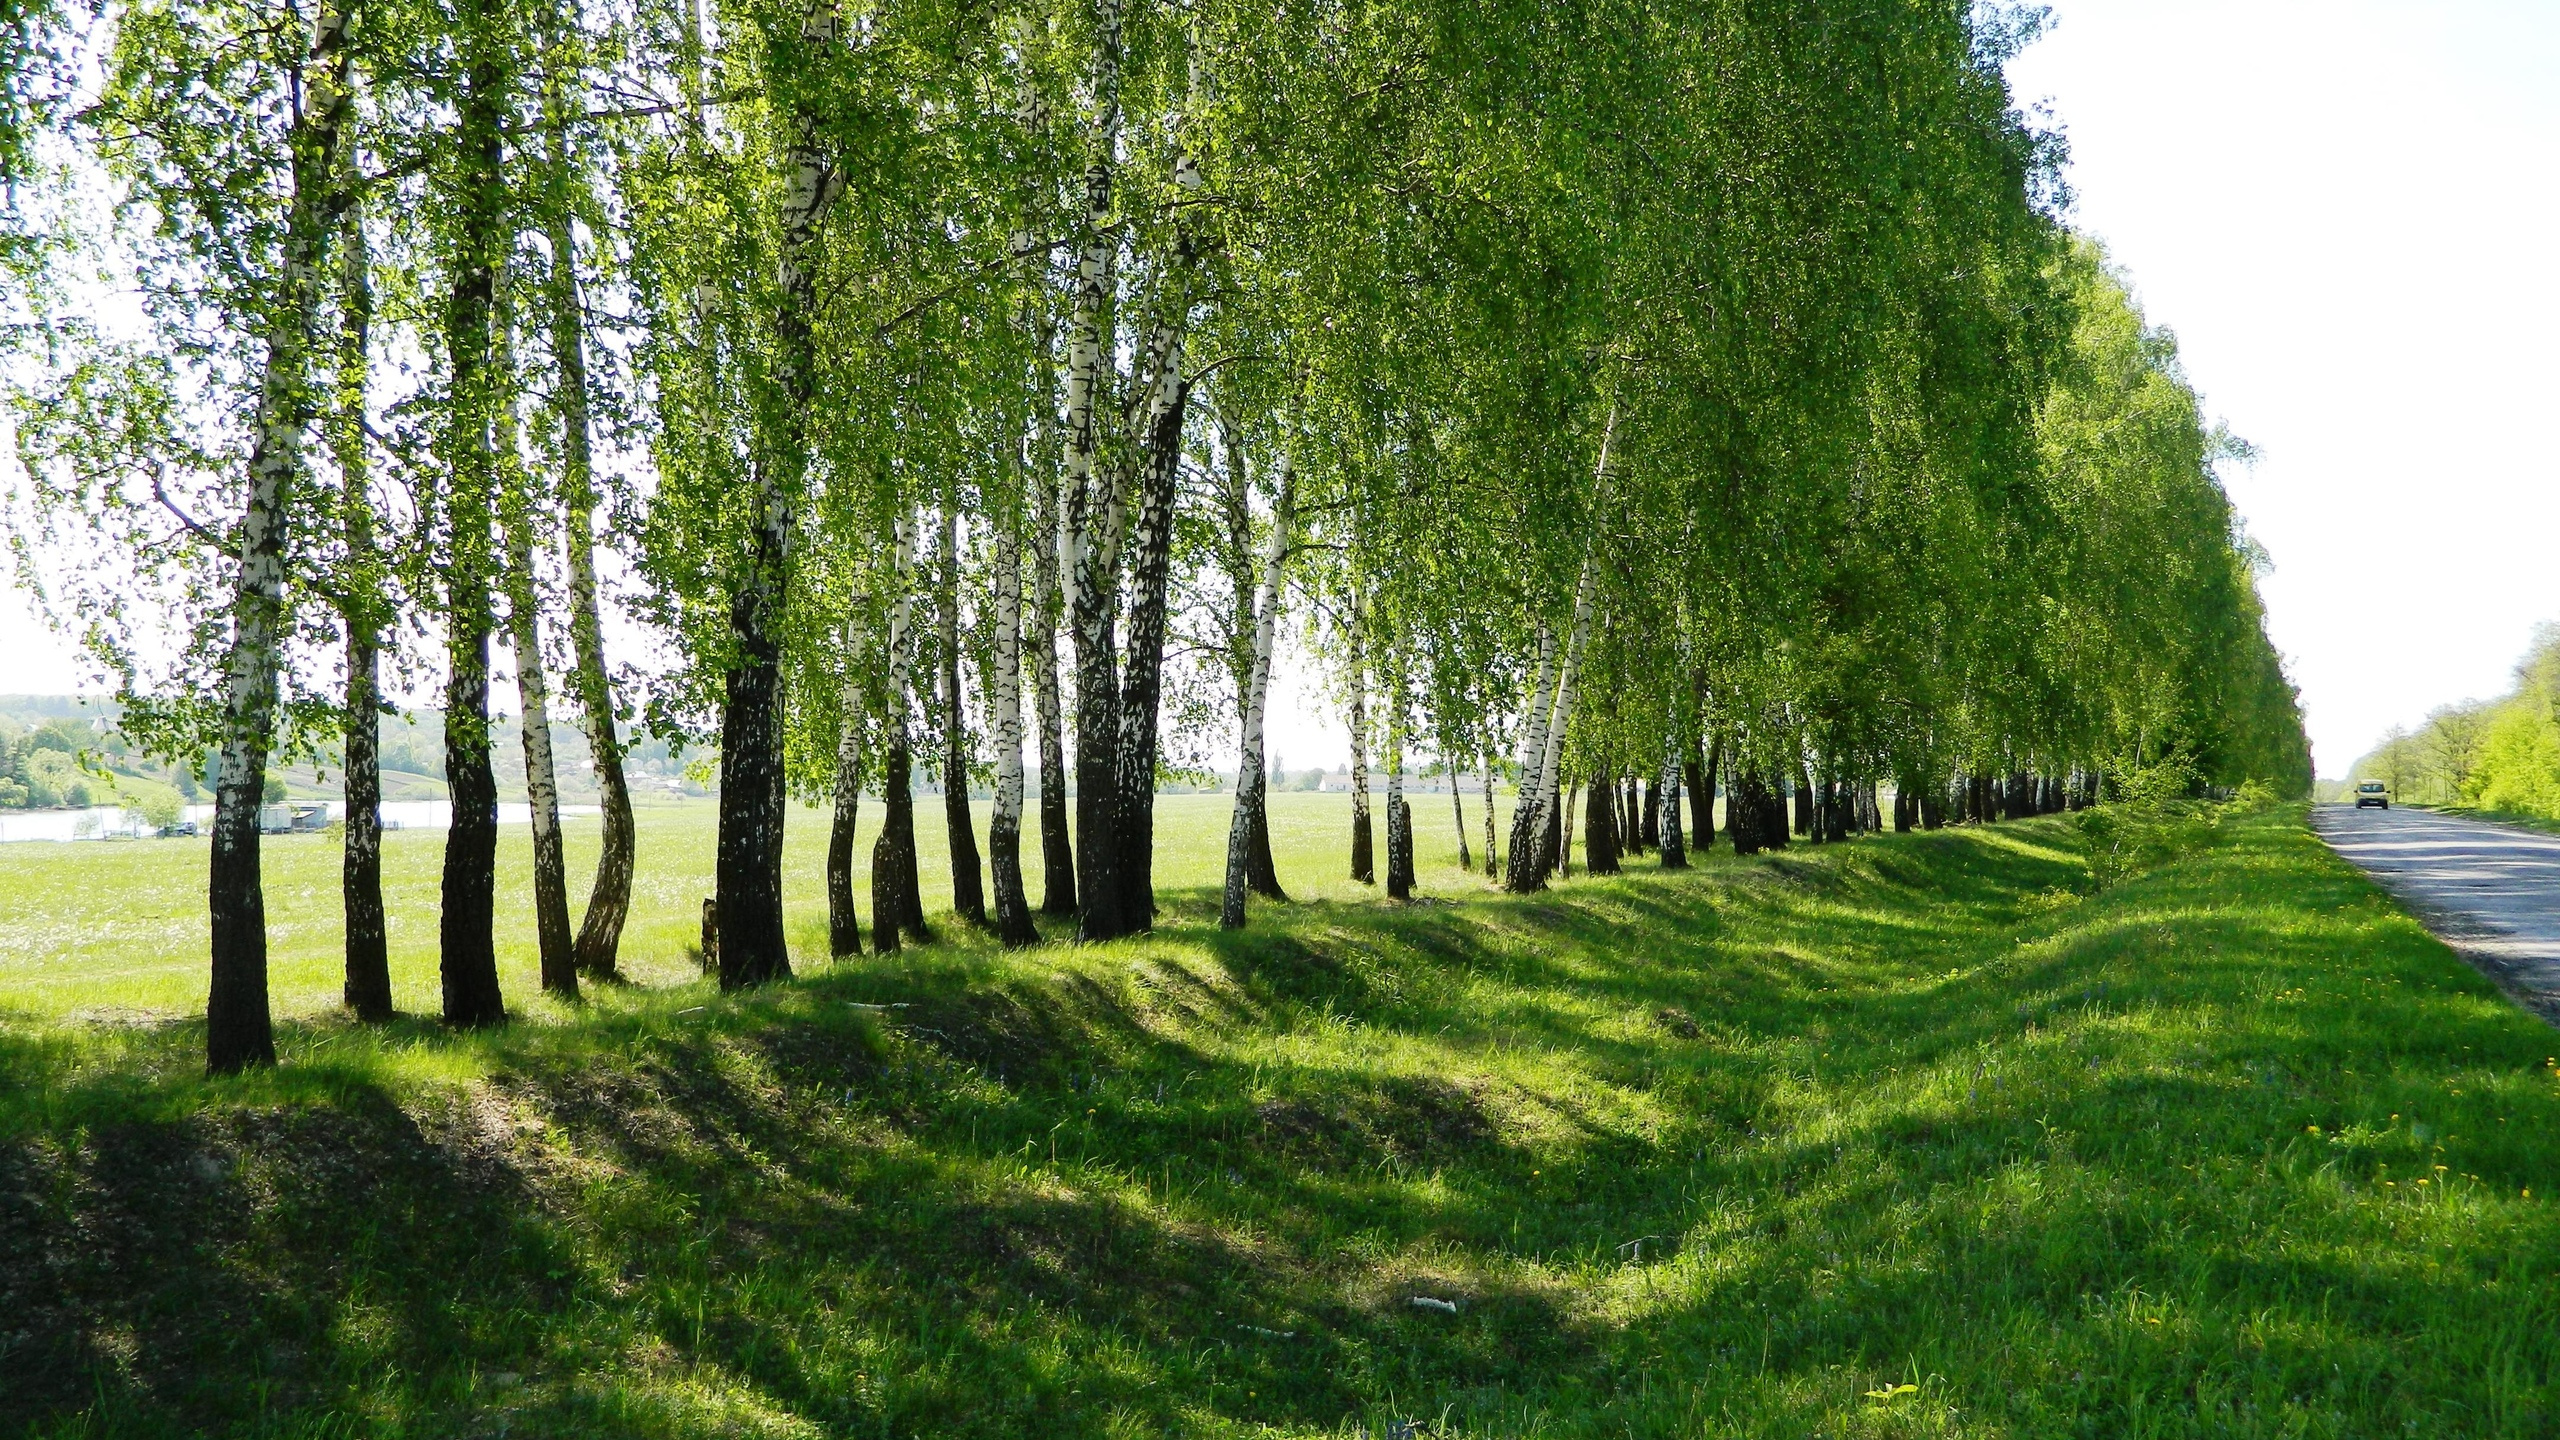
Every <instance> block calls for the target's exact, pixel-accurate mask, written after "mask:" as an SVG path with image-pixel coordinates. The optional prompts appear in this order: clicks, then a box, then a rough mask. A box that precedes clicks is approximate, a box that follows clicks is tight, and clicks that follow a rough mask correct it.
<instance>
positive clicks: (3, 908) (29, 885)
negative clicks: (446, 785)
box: [0, 793, 1484, 1022]
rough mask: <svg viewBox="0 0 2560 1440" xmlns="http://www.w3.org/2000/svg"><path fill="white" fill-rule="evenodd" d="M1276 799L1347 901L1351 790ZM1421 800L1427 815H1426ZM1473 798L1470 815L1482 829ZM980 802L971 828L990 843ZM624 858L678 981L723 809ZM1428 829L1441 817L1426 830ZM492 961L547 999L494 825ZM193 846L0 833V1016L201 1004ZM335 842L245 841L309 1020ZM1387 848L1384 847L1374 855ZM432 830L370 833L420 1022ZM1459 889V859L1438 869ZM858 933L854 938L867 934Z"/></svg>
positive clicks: (334, 922) (865, 874) (806, 930)
mask: <svg viewBox="0 0 2560 1440" xmlns="http://www.w3.org/2000/svg"><path fill="white" fill-rule="evenodd" d="M1271 798H1272V817H1273V825H1274V833H1273V837H1272V843H1273V848H1274V850H1275V852H1277V853H1278V855H1279V857H1280V861H1281V863H1282V865H1283V867H1284V869H1283V874H1282V876H1281V878H1282V881H1283V883H1285V884H1286V885H1287V886H1288V887H1290V889H1291V892H1292V893H1293V894H1297V893H1301V892H1303V893H1307V894H1313V895H1335V896H1343V897H1348V896H1349V895H1350V894H1351V893H1352V892H1354V891H1356V890H1359V889H1361V888H1362V887H1359V886H1356V885H1354V884H1352V882H1351V881H1350V880H1349V879H1348V878H1346V876H1345V875H1344V874H1343V870H1344V868H1345V864H1346V863H1347V862H1344V861H1342V858H1341V857H1343V856H1345V855H1347V853H1348V852H1347V849H1346V846H1347V844H1348V840H1347V837H1348V836H1349V834H1350V824H1351V820H1350V814H1351V812H1350V799H1349V797H1348V796H1342V795H1316V794H1297V793H1288V794H1279V795H1274V796H1273V797H1271ZM1417 800H1419V801H1420V802H1422V803H1420V804H1417V806H1416V809H1417V810H1419V811H1420V812H1421V813H1420V814H1419V815H1418V816H1417V818H1416V820H1415V823H1414V829H1415V831H1416V832H1417V834H1418V836H1419V838H1420V841H1421V847H1420V848H1421V850H1422V855H1421V863H1423V864H1425V865H1428V866H1431V867H1432V868H1434V869H1435V871H1437V870H1440V869H1443V868H1447V867H1453V866H1454V865H1455V855H1456V847H1455V844H1454V841H1453V838H1452V835H1451V831H1452V829H1453V828H1454V827H1453V824H1452V822H1451V821H1450V819H1449V818H1448V813H1447V802H1448V796H1447V795H1445V794H1443V795H1439V796H1422V797H1417ZM1434 803H1436V805H1437V811H1436V813H1435V811H1434V809H1433V808H1432V806H1433V804H1434ZM1475 803H1476V802H1475V801H1474V799H1473V797H1470V801H1469V808H1468V815H1469V818H1470V820H1471V821H1472V822H1473V824H1474V826H1475V827H1476V828H1477V829H1478V830H1479V832H1480V831H1481V827H1482V825H1483V823H1484V822H1483V817H1482V812H1481V811H1478V810H1477V809H1475ZM1232 804H1233V800H1232V798H1231V797H1226V796H1217V795H1166V796H1161V797H1159V798H1158V799H1157V802H1156V808H1157V816H1158V824H1159V826H1160V829H1161V832H1162V833H1161V835H1160V841H1159V844H1158V847H1157V848H1158V851H1159V856H1158V859H1157V862H1156V863H1157V875H1158V881H1159V883H1160V884H1162V885H1165V886H1167V887H1169V888H1175V887H1188V886H1200V885H1208V884H1213V883H1215V882H1216V881H1217V879H1218V878H1219V876H1221V875H1222V874H1223V873H1224V869H1225V865H1226V855H1227V818H1228V814H1229V810H1230V807H1231V806H1232ZM916 811H917V813H916V831H917V840H918V846H919V851H920V854H919V859H918V866H917V869H918V872H919V876H918V878H919V883H920V884H921V886H922V888H923V891H924V894H925V896H926V901H925V903H926V904H927V905H928V906H932V905H937V904H942V903H947V901H948V899H949V897H950V893H951V866H950V854H949V850H948V847H947V844H946V842H945V839H944V830H943V822H942V802H941V800H940V798H939V797H936V796H927V797H923V798H922V799H920V800H919V801H918V803H917V806H916ZM987 814H988V806H987V805H986V804H985V802H980V803H979V805H978V806H977V809H976V816H977V819H976V824H977V830H978V836H979V843H980V845H981V846H983V845H984V844H985V841H986V830H987ZM637 818H638V821H639V843H638V850H637V854H638V857H639V864H638V869H637V874H636V876H635V883H634V886H633V892H632V900H631V919H630V923H629V926H628V928H627V929H626V930H625V931H624V940H623V949H622V961H623V968H624V970H625V972H626V973H627V974H629V975H630V976H631V977H632V978H633V979H635V980H638V981H640V982H642V983H644V984H652V985H665V984H673V983H678V982H681V981H684V980H687V979H690V978H693V977H694V975H695V974H696V973H697V971H696V963H695V962H694V961H692V960H690V959H688V958H687V955H686V950H687V947H688V946H690V945H692V944H693V943H694V942H695V941H696V940H697V939H699V938H700V935H701V931H702V901H703V897H705V896H707V895H709V894H710V893H711V891H712V879H711V875H712V857H713V851H714V842H715V840H716V838H717V819H718V811H717V808H716V807H715V806H714V804H713V803H712V802H710V801H708V800H695V801H691V802H682V801H673V800H658V801H656V802H655V803H644V804H643V805H642V806H641V808H640V809H639V811H638V814H637ZM861 820H862V824H861V827H860V831H859V836H858V839H857V842H856V844H857V850H856V853H857V855H858V856H859V857H860V858H859V864H858V867H857V870H856V873H855V889H856V894H857V896H858V897H859V899H860V902H861V906H860V908H861V910H862V913H863V916H864V919H865V922H866V924H867V923H868V920H869V917H870V912H871V878H870V877H871V842H872V840H873V838H874V837H875V836H877V835H878V833H879V823H880V806H879V805H878V804H877V803H872V804H867V805H865V806H864V807H863V809H862V812H861ZM1435 821H1436V822H1438V823H1437V824H1436V825H1435V824H1434V823H1432V822H1435ZM1034 828H1035V834H1034V835H1033V836H1031V837H1030V838H1029V843H1028V844H1027V845H1026V855H1025V864H1026V873H1027V877H1028V882H1029V884H1030V886H1031V889H1032V896H1031V899H1032V903H1034V904H1038V903H1039V899H1040V895H1039V887H1040V870H1039V852H1038V838H1037V834H1036V822H1035V826H1034ZM563 834H564V837H565V845H564V849H565V851H566V853H567V858H568V869H569V875H570V905H571V909H572V913H573V917H574V914H575V913H576V912H577V911H579V910H580V909H582V908H583V907H584V905H585V903H586V887H587V883H588V880H589V878H590V877H591V876H592V875H593V874H594V872H595V860H596V847H597V844H598V835H599V830H598V822H597V820H596V819H595V817H593V816H583V817H572V818H571V819H569V820H568V821H567V822H565V824H564V826H563ZM784 834H785V836H786V840H787V846H786V852H785V856H784V863H785V866H786V868H785V872H784V876H785V878H784V884H783V904H784V907H785V911H786V924H787V925H788V927H789V932H790V937H791V942H792V945H793V947H794V949H795V951H796V952H797V953H798V954H799V955H800V956H801V957H802V963H804V964H807V963H812V961H813V959H814V962H815V963H824V957H825V955H826V949H827V901H826V859H827V816H826V814H825V813H823V812H821V811H817V810H811V809H800V810H797V811H795V812H794V813H793V815H792V817H791V823H790V824H789V825H788V826H787V827H786V829H785V831H784ZM498 835H499V840H498V914H499V916H500V925H499V929H498V967H499V979H500V983H501V986H502V987H503V989H504V991H505V993H506V997H507V1003H508V1004H509V1005H510V1006H511V1007H517V1008H531V1009H533V1010H537V1011H539V1010H541V1009H543V1006H542V1003H541V1001H540V997H539V990H540V978H539V976H540V971H539V965H538V961H539V955H538V953H537V950H536V946H535V941H534V934H533V880H532V875H533V842H532V838H531V835H532V832H531V831H530V830H529V829H527V828H526V827H525V826H522V825H512V826H507V827H503V828H501V829H500V830H499V832H498ZM207 844H208V842H206V841H204V840H200V839H199V840H140V841H130V842H116V843H101V842H95V841H88V842H78V843H61V844H55V843H21V844H13V845H0V1018H7V1017H11V1016H14V1017H16V1018H18V1019H20V1020H29V1021H44V1020H58V1019H82V1020H104V1021H116V1022H134V1021H153V1020H165V1019H173V1018H178V1017H183V1016H189V1015H201V1014H202V1013H203V1012H204V998H205V953H206V948H207V944H208V941H207V939H206V932H205V907H204V887H205V865H206V859H207V855H206V851H207ZM339 853H340V842H339V841H338V840H337V838H336V837H334V836H331V835H320V834H309V835H270V836H267V837H265V839H264V841H263V842H262V844H261V847H260V858H261V860H262V861H263V864H264V871H265V879H266V905H267V931H268V948H269V955H268V983H269V986H270V989H271V992H272V995H273V1003H274V1005H275V1009H276V1011H277V1013H278V1014H282V1015H317V1014H320V1013H323V1012H325V1011H328V1010H331V1009H333V1008H335V1007H336V1006H337V1005H338V1003H339V996H340V994H341V993H342V992H343V988H344V986H343V982H344V977H345V968H344V966H345V960H344V954H345V950H344V947H345V935H346V932H345V928H344V918H345V917H344V912H343V911H342V910H341V908H340V904H339V879H338V863H339ZM1382 853H1383V852H1382ZM443 863H444V832H442V831H440V830H409V831H392V832H389V833H387V834H385V835H384V836H383V837H382V886H383V903H384V906H385V908H386V909H387V911H388V913H389V919H390V924H389V932H390V949H391V991H392V999H393V1002H394V1003H395V1004H397V1005H398V1006H399V1007H400V1008H401V1009H403V1010H409V1011H414V1012H417V1013H421V1014H430V1015H431V1014H434V1013H435V1012H436V1010H437V1008H438V1006H439V1005H440V1003H441V1001H440V998H439V997H440V995H441V991H440V989H439V984H440V982H439V980H438V978H437V973H436V923H437V915H438V913H439V910H438V906H437V891H438V885H439V876H440V874H441V868H440V867H441V866H442V865H443ZM1444 878H1446V879H1447V880H1449V881H1452V882H1454V883H1456V884H1457V885H1459V886H1460V887H1465V886H1466V884H1467V877H1465V876H1463V875H1460V874H1457V873H1456V872H1455V871H1454V869H1451V870H1450V872H1449V873H1448V874H1447V875H1446V876H1445V877H1444ZM866 933H867V931H866Z"/></svg>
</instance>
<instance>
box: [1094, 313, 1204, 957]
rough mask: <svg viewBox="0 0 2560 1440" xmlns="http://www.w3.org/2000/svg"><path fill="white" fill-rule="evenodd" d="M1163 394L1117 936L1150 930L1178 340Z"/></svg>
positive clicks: (1142, 586)
mask: <svg viewBox="0 0 2560 1440" xmlns="http://www.w3.org/2000/svg"><path fill="white" fill-rule="evenodd" d="M1160 354H1161V355H1162V359H1161V360H1160V361H1159V362H1158V369H1157V372H1156V373H1157V375H1158V377H1159V382H1160V384H1159V388H1160V390H1161V391H1162V393H1161V394H1159V396H1158V397H1157V398H1156V399H1155V400H1154V401H1151V402H1150V403H1149V407H1148V412H1147V423H1146V428H1145V430H1144V432H1143V433H1144V434H1145V436H1146V438H1147V445H1146V449H1145V450H1144V451H1143V452H1141V455H1140V460H1141V468H1140V475H1141V477H1142V484H1141V485H1140V488H1139V495H1138V515H1137V525H1136V526H1135V528H1134V529H1133V530H1132V531H1131V534H1130V539H1131V540H1132V541H1133V542H1134V549H1133V551H1132V553H1131V555H1130V565H1129V580H1130V596H1129V623H1128V625H1127V626H1126V627H1125V628H1126V631H1127V636H1126V638H1127V642H1128V647H1129V650H1128V658H1127V661H1126V663H1125V665H1124V666H1123V668H1122V670H1121V676H1120V734H1119V740H1118V746H1117V750H1118V754H1117V760H1116V764H1115V765H1114V767H1113V768H1114V772H1115V776H1116V779H1117V781H1118V788H1119V816H1118V819H1117V822H1116V824H1115V827H1114V831H1113V842H1114V844H1116V845H1117V846H1118V847H1119V857H1118V859H1119V877H1120V904H1119V908H1120V933H1122V934H1135V933H1137V932H1139V931H1144V930H1149V929H1152V928H1154V925H1155V913H1156V901H1155V831H1156V718H1157V712H1158V710H1159V709H1160V708H1161V701H1162V695H1163V688H1164V642H1165V632H1166V627H1167V623H1168V618H1169V617H1168V616H1167V613H1166V600H1167V592H1168V589H1169V587H1170V585H1171V583H1172V578H1173V521H1174V506H1175V504H1176V502H1177V501H1178V500H1179V499H1180V497H1181V479H1182V427H1183V417H1184V414H1185V413H1186V411H1187V409H1188V406H1189V404H1190V396H1191V383H1190V382H1189V381H1188V380H1185V379H1183V378H1182V355H1183V348H1182V337H1181V335H1180V334H1179V332H1176V333H1175V334H1173V335H1172V336H1171V337H1169V338H1168V339H1167V340H1166V341H1165V342H1164V345H1163V348H1162V350H1161V351H1160Z"/></svg>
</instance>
